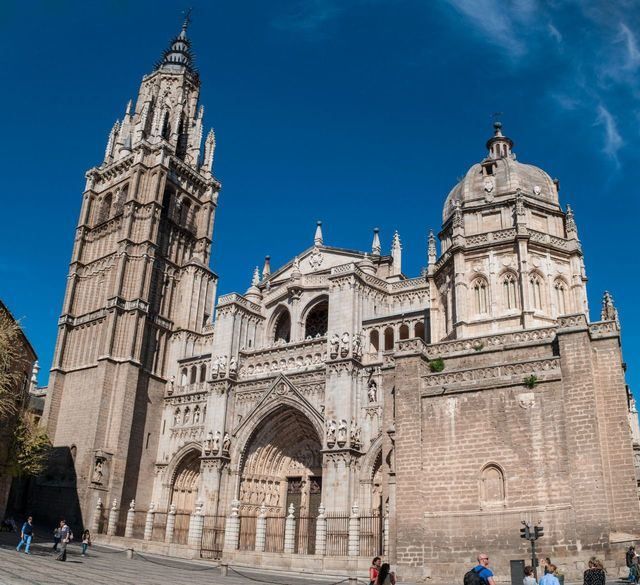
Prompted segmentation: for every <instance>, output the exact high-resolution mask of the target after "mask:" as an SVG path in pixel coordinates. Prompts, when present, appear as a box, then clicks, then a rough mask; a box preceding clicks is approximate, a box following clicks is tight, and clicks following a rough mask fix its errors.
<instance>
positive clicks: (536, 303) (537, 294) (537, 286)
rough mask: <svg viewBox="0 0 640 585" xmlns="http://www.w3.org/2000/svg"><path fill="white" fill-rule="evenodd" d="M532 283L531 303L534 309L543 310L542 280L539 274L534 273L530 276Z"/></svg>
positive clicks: (530, 282)
mask: <svg viewBox="0 0 640 585" xmlns="http://www.w3.org/2000/svg"><path fill="white" fill-rule="evenodd" d="M529 284H530V285H531V304H532V306H533V308H534V309H536V310H538V311H540V310H542V282H541V279H540V277H539V276H538V275H537V274H532V275H531V277H530V278H529Z"/></svg>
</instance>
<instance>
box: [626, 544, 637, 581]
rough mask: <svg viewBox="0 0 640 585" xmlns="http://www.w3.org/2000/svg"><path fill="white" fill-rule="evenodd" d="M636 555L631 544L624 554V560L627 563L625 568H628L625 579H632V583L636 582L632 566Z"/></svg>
mask: <svg viewBox="0 0 640 585" xmlns="http://www.w3.org/2000/svg"><path fill="white" fill-rule="evenodd" d="M636 556H637V555H636V547H635V546H633V545H631V546H630V547H629V548H628V550H627V552H626V554H625V561H626V563H627V568H628V569H629V576H628V577H627V581H633V582H634V583H635V582H636V574H635V573H636V570H635V566H634V565H635V563H634V560H635V558H636Z"/></svg>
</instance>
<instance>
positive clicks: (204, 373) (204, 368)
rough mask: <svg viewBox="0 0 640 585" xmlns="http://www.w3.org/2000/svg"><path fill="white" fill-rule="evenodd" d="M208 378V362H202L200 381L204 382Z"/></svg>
mask: <svg viewBox="0 0 640 585" xmlns="http://www.w3.org/2000/svg"><path fill="white" fill-rule="evenodd" d="M206 379H207V364H202V365H201V366H200V381H201V382H204V381H206Z"/></svg>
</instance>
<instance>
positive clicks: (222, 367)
mask: <svg viewBox="0 0 640 585" xmlns="http://www.w3.org/2000/svg"><path fill="white" fill-rule="evenodd" d="M218 364H219V366H220V373H221V374H225V372H226V371H227V356H226V355H221V356H219V357H218Z"/></svg>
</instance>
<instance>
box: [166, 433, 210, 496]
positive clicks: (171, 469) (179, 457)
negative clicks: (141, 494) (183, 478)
mask: <svg viewBox="0 0 640 585" xmlns="http://www.w3.org/2000/svg"><path fill="white" fill-rule="evenodd" d="M193 451H196V452H197V453H199V454H201V453H202V445H200V443H195V442H193V441H192V442H189V443H187V444H186V445H183V446H182V447H181V448H180V449H179V450H178V451H177V452H176V453H175V454H174V456H173V457H172V458H171V461H170V462H169V464H168V465H167V467H166V469H165V472H164V482H163V483H164V485H165V487H169V488H170V487H171V486H172V485H173V482H174V481H175V479H176V473H177V472H178V470H179V469H180V464H181V463H182V462H183V461H184V459H185V457H188V455H189V454H190V453H192V452H193Z"/></svg>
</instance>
